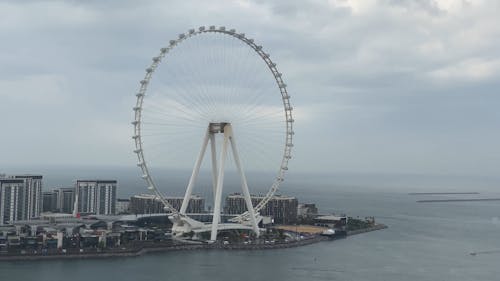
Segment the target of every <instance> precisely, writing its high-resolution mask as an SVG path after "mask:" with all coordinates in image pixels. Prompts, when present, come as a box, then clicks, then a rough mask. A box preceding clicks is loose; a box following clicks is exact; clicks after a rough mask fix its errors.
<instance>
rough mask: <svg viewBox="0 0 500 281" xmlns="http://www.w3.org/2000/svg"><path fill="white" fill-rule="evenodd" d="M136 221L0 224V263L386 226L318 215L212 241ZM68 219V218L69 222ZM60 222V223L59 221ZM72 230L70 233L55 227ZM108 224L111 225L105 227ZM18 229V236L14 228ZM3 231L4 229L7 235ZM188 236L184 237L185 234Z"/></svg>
mask: <svg viewBox="0 0 500 281" xmlns="http://www.w3.org/2000/svg"><path fill="white" fill-rule="evenodd" d="M135 217H138V219H137V220H135V221H134V220H130V218H126V219H129V221H128V222H124V221H119V220H117V221H114V222H110V221H105V220H103V219H102V218H98V217H86V218H78V219H74V218H65V219H61V218H59V219H53V220H52V222H51V223H52V228H53V231H51V229H49V228H45V230H46V232H44V233H42V234H41V235H37V236H30V235H28V234H29V232H30V231H32V230H33V229H35V228H36V229H39V227H38V226H33V228H30V227H27V225H24V226H21V227H19V225H17V226H15V227H10V228H9V227H6V226H2V227H0V233H4V234H7V235H3V236H0V261H13V260H46V259H67V258H77V259H86V258H110V257H133V256H140V255H143V254H146V253H151V252H167V251H181V250H215V249H218V250H265V249H280V248H291V247H298V246H304V245H309V244H313V243H318V242H322V241H330V240H335V239H339V238H345V237H347V236H349V235H355V234H360V233H364V232H369V231H374V230H379V229H384V228H387V227H386V226H385V225H383V224H377V223H375V220H374V219H373V218H365V219H359V218H350V217H345V216H334V215H327V216H318V217H317V218H318V219H317V220H313V221H316V223H315V224H297V225H267V226H265V228H263V231H262V234H261V235H260V237H258V238H257V237H255V236H254V235H252V233H250V232H247V231H241V230H240V231H238V230H232V231H227V232H221V233H220V234H219V236H218V240H217V241H216V242H214V243H207V242H201V241H195V240H190V239H189V237H187V239H178V238H173V237H172V236H171V234H170V232H169V227H170V226H171V224H170V223H169V221H168V218H167V216H166V215H165V214H164V215H163V216H159V215H155V216H141V217H139V216H135ZM71 221H72V222H71ZM63 222H64V223H63ZM62 227H64V228H65V229H66V230H68V229H71V228H73V231H76V232H74V234H72V235H64V234H63V232H62V231H59V232H58V231H56V229H61V228H62ZM108 227H110V228H111V229H108ZM16 228H17V229H18V230H19V231H21V233H19V235H16V233H15V231H16V230H15V229H16ZM6 231H7V233H5V232H6ZM185 238H186V237H185Z"/></svg>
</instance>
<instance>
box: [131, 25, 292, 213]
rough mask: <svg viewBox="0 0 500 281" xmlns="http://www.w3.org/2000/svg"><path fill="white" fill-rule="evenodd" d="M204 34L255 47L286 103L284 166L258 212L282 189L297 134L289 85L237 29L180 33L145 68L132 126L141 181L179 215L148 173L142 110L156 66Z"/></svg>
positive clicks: (268, 58) (281, 165)
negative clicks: (144, 150)
mask: <svg viewBox="0 0 500 281" xmlns="http://www.w3.org/2000/svg"><path fill="white" fill-rule="evenodd" d="M204 33H220V34H225V35H228V36H232V37H234V38H236V39H238V40H240V41H241V42H243V43H245V44H247V45H248V46H249V47H250V48H252V49H253V50H254V51H255V52H256V53H257V54H258V55H259V56H260V57H261V59H262V60H263V61H264V62H265V63H266V65H267V67H268V68H269V70H270V71H271V73H272V74H273V76H274V80H275V81H276V84H277V86H278V89H279V91H280V94H281V99H282V103H283V109H284V113H285V124H286V132H285V139H286V140H285V146H284V149H283V157H282V159H281V164H280V167H279V170H278V173H277V175H276V177H275V179H274V181H273V183H272V185H271V187H270V188H269V191H268V192H267V193H266V195H265V196H264V198H263V199H262V200H261V201H260V202H259V203H258V204H257V205H256V206H254V210H255V212H256V213H258V211H260V210H261V209H262V208H263V207H264V206H265V205H266V204H267V202H268V201H269V200H270V199H271V198H272V197H273V196H274V195H275V194H276V192H277V191H278V189H279V185H280V183H281V182H283V180H284V175H285V171H286V170H288V161H289V160H290V159H291V157H292V156H291V150H292V147H293V142H292V137H293V135H294V131H293V122H294V119H293V118H292V110H293V108H292V106H291V104H290V96H289V95H288V92H287V89H286V84H285V83H284V81H283V78H282V74H281V73H280V72H279V71H278V68H277V66H276V63H274V62H273V61H272V60H271V59H270V57H269V54H267V53H265V52H264V51H263V49H262V46H260V45H257V44H256V43H255V42H254V40H253V39H249V38H247V37H246V36H245V34H244V33H237V32H236V31H235V30H234V29H229V30H227V29H226V28H225V27H223V26H222V27H219V28H216V27H215V26H210V27H208V28H205V27H204V26H201V27H199V28H198V29H197V30H196V29H190V30H189V31H188V32H186V33H181V34H179V36H178V38H177V39H175V40H170V41H169V45H168V46H167V47H163V48H161V49H160V54H159V55H158V56H155V57H153V59H152V60H153V62H152V63H151V65H150V66H149V67H148V68H146V75H145V76H144V78H143V79H142V80H141V81H140V88H139V91H138V92H137V94H136V97H137V100H136V105H135V107H134V108H133V110H134V112H135V114H134V117H135V118H134V121H132V125H133V126H134V135H133V136H132V139H133V140H134V142H135V150H134V153H135V154H136V155H137V159H138V162H137V166H138V167H139V168H140V169H141V171H142V178H143V179H144V180H145V181H146V183H147V185H148V189H149V190H151V191H153V192H154V193H155V195H156V196H157V197H158V198H159V199H160V200H161V202H162V203H163V204H164V205H165V209H168V210H169V211H170V212H172V213H173V214H178V211H177V210H176V209H175V208H174V207H173V206H172V205H171V204H170V203H169V202H167V200H166V198H165V196H164V195H163V194H162V193H161V192H160V190H159V189H158V188H157V185H156V183H155V181H154V180H153V177H152V175H151V173H150V171H149V168H148V164H147V162H146V158H145V156H144V153H143V142H142V135H141V132H142V131H141V125H142V110H143V102H144V97H145V96H146V92H147V89H148V85H149V83H150V81H151V79H152V77H153V73H154V72H155V70H156V69H157V67H158V66H159V65H160V63H161V61H162V59H163V58H164V57H165V56H166V55H167V54H168V53H169V52H170V50H172V49H173V48H175V47H176V46H177V45H179V43H181V42H183V41H185V40H187V39H189V38H191V37H193V36H196V35H199V34H204ZM243 216H248V212H246V213H244V214H240V215H239V217H243Z"/></svg>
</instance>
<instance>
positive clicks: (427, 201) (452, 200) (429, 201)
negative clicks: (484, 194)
mask: <svg viewBox="0 0 500 281" xmlns="http://www.w3.org/2000/svg"><path fill="white" fill-rule="evenodd" d="M477 201H500V198H470V199H429V200H417V203H438V202H477Z"/></svg>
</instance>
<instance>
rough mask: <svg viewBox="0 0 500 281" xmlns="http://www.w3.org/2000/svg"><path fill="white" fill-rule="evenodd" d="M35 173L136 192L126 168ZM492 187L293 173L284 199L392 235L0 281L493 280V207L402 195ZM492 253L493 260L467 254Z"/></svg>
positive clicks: (52, 269)
mask: <svg viewBox="0 0 500 281" xmlns="http://www.w3.org/2000/svg"><path fill="white" fill-rule="evenodd" d="M6 172H17V171H6ZM37 172H42V173H44V175H45V178H46V180H45V182H46V187H51V186H60V185H62V186H66V185H67V186H69V185H71V181H72V180H73V179H75V178H77V177H109V178H118V179H119V181H120V188H121V192H120V194H121V197H127V196H129V195H131V194H134V193H138V192H142V191H143V189H142V187H141V186H142V184H141V181H140V180H137V179H136V178H137V172H136V171H135V170H132V169H130V170H129V169H112V170H102V169H101V170H99V171H97V170H94V171H92V169H88V170H87V171H82V169H80V170H78V171H76V170H75V171H65V172H64V173H63V172H61V171H60V170H58V172H55V171H53V170H52V171H51V170H43V169H40V170H37ZM252 176H254V177H257V176H256V175H252ZM184 177H185V173H173V174H170V175H169V174H166V175H165V176H164V178H163V179H161V180H159V181H160V182H162V184H164V185H166V186H169V187H170V188H171V189H172V190H174V191H175V192H173V193H181V192H182V191H181V187H182V185H183V184H182V183H183V182H184V181H185V179H184ZM249 177H250V175H249ZM230 180H231V179H230ZM499 183H500V181H499V180H498V179H492V178H481V177H475V178H471V177H451V176H448V177H445V176H425V175H405V176H401V175H400V176H391V175H355V174H343V175H329V176H327V175H305V174H302V175H297V174H291V175H290V177H289V180H288V181H287V182H286V183H285V184H284V186H283V188H282V193H283V194H290V195H295V196H298V197H299V199H300V201H302V202H315V203H317V204H318V205H319V207H320V210H321V211H322V212H324V213H328V212H347V213H348V214H352V215H355V216H357V215H359V216H375V217H376V219H377V220H378V221H379V222H382V223H384V224H387V225H388V226H389V228H388V229H386V230H381V231H376V232H371V233H366V234H361V235H357V236H353V237H349V238H347V239H344V240H338V241H333V242H322V243H319V244H314V245H310V246H305V247H300V248H294V249H283V250H268V251H192V252H171V253H161V254H151V255H146V256H142V257H135V258H119V259H105V260H59V261H37V262H0V280H2V281H3V280H9V281H15V280H23V281H25V280H40V281H41V280H72V281H79V280H82V281H83V280H85V281H88V280H123V281H128V280H134V281H137V280H142V281H149V280H223V281H225V280H228V281H229V280H360V281H361V280H381V281H382V280H383V281H388V280H398V281H399V280H418V281H422V280H432V281H435V280H453V281H456V280H499V279H498V278H499V276H500V266H499V265H500V263H499V262H500V235H499V234H500V218H499V217H500V202H463V203H428V204H424V203H416V202H415V200H417V199H429V198H432V196H419V197H417V196H410V195H408V194H407V193H408V192H425V191H433V192H438V191H478V192H480V193H481V194H480V195H472V196H471V195H461V196H441V197H446V198H450V197H460V198H467V196H469V197H474V196H477V197H497V198H498V197H500V194H499V189H498V185H499ZM434 197H435V196H434ZM441 197H439V198H441ZM495 250H499V252H497V253H489V254H488V253H485V254H479V255H477V256H471V255H469V253H470V252H472V251H495Z"/></svg>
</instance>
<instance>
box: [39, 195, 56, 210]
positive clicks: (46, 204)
mask: <svg viewBox="0 0 500 281" xmlns="http://www.w3.org/2000/svg"><path fill="white" fill-rule="evenodd" d="M42 212H43V213H47V212H52V213H55V212H57V193H55V192H54V191H44V192H42Z"/></svg>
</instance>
